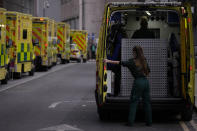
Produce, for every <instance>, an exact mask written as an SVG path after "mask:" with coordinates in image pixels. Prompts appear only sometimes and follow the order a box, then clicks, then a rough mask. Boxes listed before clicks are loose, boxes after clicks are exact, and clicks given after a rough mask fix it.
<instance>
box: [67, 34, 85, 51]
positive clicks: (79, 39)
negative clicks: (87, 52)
mask: <svg viewBox="0 0 197 131" xmlns="http://www.w3.org/2000/svg"><path fill="white" fill-rule="evenodd" d="M71 36H72V40H73V41H74V42H75V43H76V44H77V45H78V48H79V49H80V50H84V49H86V48H87V46H86V39H85V38H86V33H85V34H84V33H82V32H80V33H78V32H73V33H72V34H71Z"/></svg>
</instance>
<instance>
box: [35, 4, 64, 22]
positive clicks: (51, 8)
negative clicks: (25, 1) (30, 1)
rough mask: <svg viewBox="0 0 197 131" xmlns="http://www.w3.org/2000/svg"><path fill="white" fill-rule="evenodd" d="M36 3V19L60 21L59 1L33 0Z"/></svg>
mask: <svg viewBox="0 0 197 131" xmlns="http://www.w3.org/2000/svg"><path fill="white" fill-rule="evenodd" d="M35 1H36V2H35V3H36V7H35V8H36V9H35V10H36V13H35V16H38V17H43V16H44V17H49V18H51V19H54V20H55V21H61V19H60V16H61V12H60V11H61V9H60V7H61V6H60V4H61V3H60V0H35Z"/></svg>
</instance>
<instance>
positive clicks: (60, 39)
mask: <svg viewBox="0 0 197 131" xmlns="http://www.w3.org/2000/svg"><path fill="white" fill-rule="evenodd" d="M57 51H58V54H57V56H58V58H60V59H61V63H62V64H65V63H69V61H70V26H69V24H67V23H64V22H59V23H58V25H57Z"/></svg>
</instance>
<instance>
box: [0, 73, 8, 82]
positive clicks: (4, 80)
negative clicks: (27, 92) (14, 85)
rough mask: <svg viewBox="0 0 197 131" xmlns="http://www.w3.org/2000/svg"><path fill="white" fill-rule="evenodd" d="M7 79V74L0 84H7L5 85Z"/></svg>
mask: <svg viewBox="0 0 197 131" xmlns="http://www.w3.org/2000/svg"><path fill="white" fill-rule="evenodd" d="M8 79H9V75H8V73H7V74H6V76H5V79H3V80H1V84H2V85H5V84H7V83H8Z"/></svg>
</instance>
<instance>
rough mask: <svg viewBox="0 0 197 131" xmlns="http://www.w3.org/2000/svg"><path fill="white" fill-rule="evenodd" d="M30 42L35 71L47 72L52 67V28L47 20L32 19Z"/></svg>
mask: <svg viewBox="0 0 197 131" xmlns="http://www.w3.org/2000/svg"><path fill="white" fill-rule="evenodd" d="M32 26H33V27H32V41H33V45H34V54H35V57H36V58H35V66H36V70H45V71H47V70H48V69H49V68H50V67H51V66H52V26H53V23H52V21H51V20H50V19H49V18H45V17H33V20H32Z"/></svg>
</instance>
